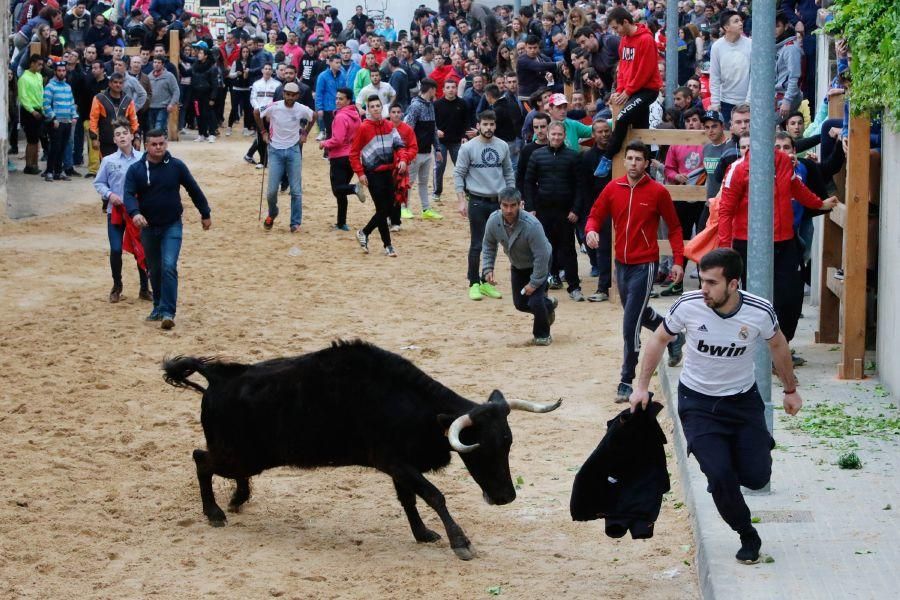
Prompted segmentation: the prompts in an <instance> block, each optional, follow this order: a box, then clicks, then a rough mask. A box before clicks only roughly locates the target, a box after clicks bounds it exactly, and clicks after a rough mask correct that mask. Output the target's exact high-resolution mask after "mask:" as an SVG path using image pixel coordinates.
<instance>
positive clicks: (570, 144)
mask: <svg viewBox="0 0 900 600" xmlns="http://www.w3.org/2000/svg"><path fill="white" fill-rule="evenodd" d="M568 110H569V101H568V100H567V99H566V96H565V95H564V94H553V95H552V96H550V100H548V101H547V112H549V113H550V118H551V119H553V120H554V121H560V122H561V123H562V124H563V125H564V126H565V128H566V148H569V149H571V150H574V151H575V152H581V146H579V145H578V142H579V140H585V139H588V138H590V137H592V135H593V132H592V131H591V126H590V125H585V124H584V123H582V122H580V121H576V120H575V119H570V118H568V117H566V112H567V111H568Z"/></svg>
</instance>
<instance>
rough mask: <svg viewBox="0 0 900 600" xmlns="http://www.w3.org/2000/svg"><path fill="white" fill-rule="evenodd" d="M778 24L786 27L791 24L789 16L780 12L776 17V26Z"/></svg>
mask: <svg viewBox="0 0 900 600" xmlns="http://www.w3.org/2000/svg"><path fill="white" fill-rule="evenodd" d="M778 23H781V24H782V25H784V26H785V27H787V26H788V25H790V24H791V22H790V21H789V20H788V18H787V15H786V14H784V13H783V12H781V11H778V14H777V15H775V24H776V25H777V24H778Z"/></svg>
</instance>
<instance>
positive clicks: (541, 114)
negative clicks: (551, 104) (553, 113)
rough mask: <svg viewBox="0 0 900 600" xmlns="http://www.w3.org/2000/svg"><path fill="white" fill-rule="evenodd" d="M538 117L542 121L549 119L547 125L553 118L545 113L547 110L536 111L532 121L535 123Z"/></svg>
mask: <svg viewBox="0 0 900 600" xmlns="http://www.w3.org/2000/svg"><path fill="white" fill-rule="evenodd" d="M537 119H540V120H541V121H547V125H549V124H550V120H551V119H550V115H548V114H547V113H545V112H536V113H534V116H533V117H531V122H532V123H534V122H535V121H536V120H537Z"/></svg>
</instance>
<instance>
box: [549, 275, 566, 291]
mask: <svg viewBox="0 0 900 600" xmlns="http://www.w3.org/2000/svg"><path fill="white" fill-rule="evenodd" d="M547 285H549V286H550V289H551V290H561V289H562V286H563V284H562V281H560V279H559V277H554V276H553V275H551V276H550V277H548V278H547Z"/></svg>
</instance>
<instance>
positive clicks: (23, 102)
mask: <svg viewBox="0 0 900 600" xmlns="http://www.w3.org/2000/svg"><path fill="white" fill-rule="evenodd" d="M43 68H44V59H43V58H42V57H41V55H40V54H32V55H31V58H30V59H29V60H28V70H27V71H25V72H24V73H22V76H21V77H19V81H18V92H19V106H21V107H22V110H21V114H20V119H21V121H22V129H24V130H25V143H26V144H27V145H26V146H25V170H24V171H23V173H25V174H26V175H38V174H40V172H41V170H40V169H39V168H38V144H40V141H41V122H42V121H43V120H44V113H43V107H44V76H43V75H42V74H41V70H42V69H43Z"/></svg>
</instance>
